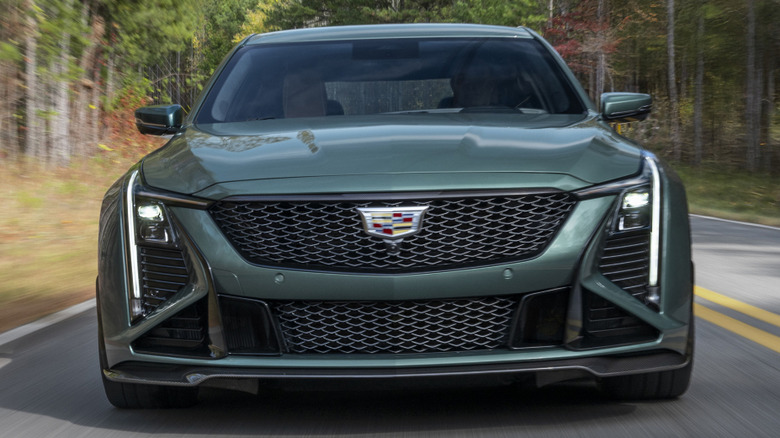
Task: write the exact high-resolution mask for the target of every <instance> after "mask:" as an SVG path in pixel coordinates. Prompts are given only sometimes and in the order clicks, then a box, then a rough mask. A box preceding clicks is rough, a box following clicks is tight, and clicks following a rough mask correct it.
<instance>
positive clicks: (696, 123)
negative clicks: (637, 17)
mask: <svg viewBox="0 0 780 438" xmlns="http://www.w3.org/2000/svg"><path fill="white" fill-rule="evenodd" d="M696 43H697V46H696V84H695V90H694V102H693V150H694V158H693V163H694V164H695V165H696V166H699V165H700V164H701V161H702V156H703V154H704V151H703V150H704V115H703V112H704V12H703V11H702V10H701V8H699V23H698V25H697V26H696Z"/></svg>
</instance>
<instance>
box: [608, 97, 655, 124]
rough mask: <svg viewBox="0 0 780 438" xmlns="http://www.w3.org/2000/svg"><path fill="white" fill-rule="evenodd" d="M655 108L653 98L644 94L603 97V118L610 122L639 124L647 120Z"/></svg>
mask: <svg viewBox="0 0 780 438" xmlns="http://www.w3.org/2000/svg"><path fill="white" fill-rule="evenodd" d="M652 108H653V98H652V97H650V95H649V94H642V93H604V94H602V95H601V116H602V117H603V118H604V120H606V121H608V122H617V123H627V122H638V121H640V120H644V119H646V118H647V116H648V114H650V110H651V109H652Z"/></svg>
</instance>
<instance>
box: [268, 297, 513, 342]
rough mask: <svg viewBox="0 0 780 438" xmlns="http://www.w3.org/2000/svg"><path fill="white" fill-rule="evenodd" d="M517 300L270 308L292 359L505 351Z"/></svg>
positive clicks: (278, 305)
mask: <svg viewBox="0 0 780 438" xmlns="http://www.w3.org/2000/svg"><path fill="white" fill-rule="evenodd" d="M517 306H518V299H517V297H479V298H464V299H452V300H427V301H402V302H376V301H366V302H364V301H352V302H327V301H290V302H277V303H274V304H271V309H272V311H273V313H274V314H275V316H276V318H277V320H278V321H279V325H280V327H281V331H282V336H283V338H284V341H285V345H286V348H287V350H288V351H289V352H290V353H432V352H444V351H472V350H490V349H494V348H501V347H506V346H507V341H508V338H509V329H510V326H511V323H512V318H513V316H514V314H515V311H516V309H517Z"/></svg>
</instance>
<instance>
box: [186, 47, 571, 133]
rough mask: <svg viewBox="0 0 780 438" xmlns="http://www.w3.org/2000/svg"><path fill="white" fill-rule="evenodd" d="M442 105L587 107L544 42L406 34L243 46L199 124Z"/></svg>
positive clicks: (453, 108) (524, 110)
mask: <svg viewBox="0 0 780 438" xmlns="http://www.w3.org/2000/svg"><path fill="white" fill-rule="evenodd" d="M441 112H444V113H454V112H514V113H518V114H528V113H530V114H581V113H583V112H585V107H584V105H583V103H582V102H581V101H580V99H579V98H578V96H577V93H576V92H575V91H574V89H573V88H572V86H571V84H570V82H569V80H568V79H567V78H566V76H565V75H564V73H563V71H562V70H561V68H560V67H559V66H558V65H557V63H556V62H555V60H554V58H553V56H552V55H551V54H550V52H549V51H548V50H547V49H546V48H544V47H543V46H542V45H541V44H540V43H539V42H537V41H536V40H533V39H520V38H439V39H401V38H397V39H379V40H358V41H325V42H307V43H283V44H256V45H247V46H244V47H241V48H240V49H239V50H238V51H237V52H236V53H235V54H234V56H233V57H232V58H231V59H230V60H229V62H228V64H227V65H226V66H225V69H224V70H223V71H222V73H221V74H220V76H219V77H218V78H217V80H216V81H215V83H214V86H213V87H212V89H211V90H210V92H209V93H208V95H207V97H206V99H205V101H204V103H203V106H202V107H201V109H200V110H199V112H198V114H197V117H196V122H197V123H221V122H240V121H248V120H264V119H281V118H295V117H325V116H359V115H369V114H398V113H420V114H428V113H441Z"/></svg>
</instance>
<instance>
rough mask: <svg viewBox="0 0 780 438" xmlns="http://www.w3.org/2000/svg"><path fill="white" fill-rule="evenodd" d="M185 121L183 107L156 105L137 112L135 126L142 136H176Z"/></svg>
mask: <svg viewBox="0 0 780 438" xmlns="http://www.w3.org/2000/svg"><path fill="white" fill-rule="evenodd" d="M183 120H184V108H182V106H181V105H154V106H145V107H143V108H138V109H137V110H135V126H136V127H137V128H138V131H140V132H141V134H149V135H169V134H175V133H176V132H177V131H178V130H179V129H180V128H181V124H182V122H183Z"/></svg>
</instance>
